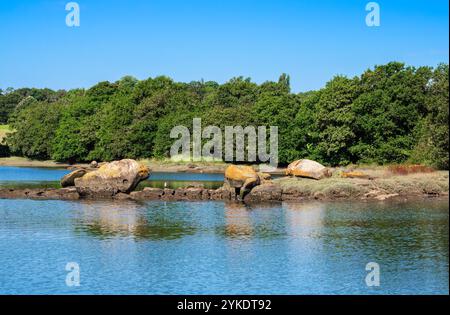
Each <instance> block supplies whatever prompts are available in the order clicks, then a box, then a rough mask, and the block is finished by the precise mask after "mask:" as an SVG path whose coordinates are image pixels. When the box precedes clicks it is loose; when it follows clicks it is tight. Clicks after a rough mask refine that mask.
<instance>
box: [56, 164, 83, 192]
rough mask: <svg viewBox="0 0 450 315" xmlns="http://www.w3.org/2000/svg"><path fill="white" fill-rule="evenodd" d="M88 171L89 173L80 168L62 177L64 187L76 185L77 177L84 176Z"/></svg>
mask: <svg viewBox="0 0 450 315" xmlns="http://www.w3.org/2000/svg"><path fill="white" fill-rule="evenodd" d="M86 173H87V172H86V170H84V169H79V170H76V171H73V172H71V173H69V174H67V175H66V176H64V177H63V178H61V186H62V187H63V188H65V187H71V186H75V179H76V178H80V177H83V176H84V175H85V174H86Z"/></svg>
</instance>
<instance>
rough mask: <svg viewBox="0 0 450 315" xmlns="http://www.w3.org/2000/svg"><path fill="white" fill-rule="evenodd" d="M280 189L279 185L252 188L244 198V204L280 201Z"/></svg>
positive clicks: (269, 184)
mask: <svg viewBox="0 0 450 315" xmlns="http://www.w3.org/2000/svg"><path fill="white" fill-rule="evenodd" d="M281 197H282V189H281V187H280V186H279V185H276V184H273V183H266V184H262V185H259V186H256V187H255V188H253V189H252V190H251V191H250V193H248V194H247V195H246V196H245V199H244V200H245V202H267V201H281V199H282V198H281Z"/></svg>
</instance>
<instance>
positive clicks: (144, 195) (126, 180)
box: [0, 159, 449, 203]
mask: <svg viewBox="0 0 450 315" xmlns="http://www.w3.org/2000/svg"><path fill="white" fill-rule="evenodd" d="M149 174H150V169H149V168H148V167H147V166H145V165H143V164H140V163H138V162H136V161H134V160H129V159H125V160H120V161H114V162H110V163H96V162H92V163H91V164H90V165H89V167H86V168H82V169H76V170H74V171H73V172H71V173H70V174H67V175H66V176H64V177H63V178H62V179H61V186H62V187H63V188H36V189H13V188H3V189H0V199H37V200H45V199H50V200H55V199H56V200H79V199H110V200H136V201H146V200H163V201H203V200H204V201H208V200H224V201H240V202H246V203H259V202H283V201H297V202H298V201H304V200H380V201H382V200H387V199H391V198H403V199H405V198H411V197H441V196H448V191H449V173H448V171H429V172H421V173H409V174H401V175H399V174H395V173H393V172H390V173H389V172H384V173H381V172H379V173H375V172H361V171H354V170H345V171H336V170H334V171H332V170H330V169H328V168H326V167H324V166H323V165H321V164H319V163H317V162H314V161H310V160H299V161H295V162H293V163H292V164H291V165H289V167H288V168H287V170H286V176H284V177H280V178H276V179H272V178H271V175H270V174H266V173H261V172H257V171H255V170H254V168H252V167H251V166H243V165H230V166H228V167H227V169H226V170H225V174H224V175H225V176H224V177H225V181H224V183H223V186H222V187H221V188H219V189H207V188H204V187H201V186H188V187H185V188H177V189H171V188H164V189H163V188H150V187H146V188H144V189H143V190H140V191H136V187H137V185H138V184H139V182H141V181H142V180H145V179H147V178H148V177H149Z"/></svg>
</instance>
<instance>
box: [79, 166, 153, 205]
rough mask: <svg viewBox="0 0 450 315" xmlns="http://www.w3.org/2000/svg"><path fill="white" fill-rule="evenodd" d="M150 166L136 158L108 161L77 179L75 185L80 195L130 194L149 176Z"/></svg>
mask: <svg viewBox="0 0 450 315" xmlns="http://www.w3.org/2000/svg"><path fill="white" fill-rule="evenodd" d="M149 175H150V170H149V168H148V167H146V166H144V165H142V164H139V163H138V162H136V161H135V160H131V159H125V160H120V161H114V162H111V163H106V164H104V165H102V166H100V167H99V168H98V169H96V170H95V171H92V172H88V173H87V174H85V175H84V176H83V177H79V178H76V179H75V187H76V188H77V191H78V193H79V194H80V195H82V196H86V195H101V196H114V195H116V194H118V193H125V194H128V193H130V192H131V191H133V190H134V189H135V188H136V186H137V185H138V184H139V182H140V181H142V180H145V179H147V178H148V177H149Z"/></svg>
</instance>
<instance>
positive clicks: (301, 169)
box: [286, 160, 331, 180]
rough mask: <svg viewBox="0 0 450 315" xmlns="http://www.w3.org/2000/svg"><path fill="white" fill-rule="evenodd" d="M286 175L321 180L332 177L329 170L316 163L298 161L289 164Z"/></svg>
mask: <svg viewBox="0 0 450 315" xmlns="http://www.w3.org/2000/svg"><path fill="white" fill-rule="evenodd" d="M286 175H290V176H297V177H306V178H312V179H317V180H319V179H322V178H326V177H330V176H331V173H330V170H329V169H328V168H326V167H325V166H323V165H322V164H320V163H317V162H315V161H311V160H298V161H295V162H292V163H291V164H289V166H288V167H287V169H286Z"/></svg>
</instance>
